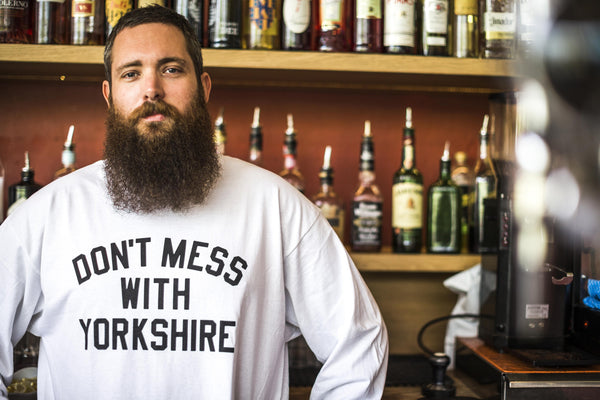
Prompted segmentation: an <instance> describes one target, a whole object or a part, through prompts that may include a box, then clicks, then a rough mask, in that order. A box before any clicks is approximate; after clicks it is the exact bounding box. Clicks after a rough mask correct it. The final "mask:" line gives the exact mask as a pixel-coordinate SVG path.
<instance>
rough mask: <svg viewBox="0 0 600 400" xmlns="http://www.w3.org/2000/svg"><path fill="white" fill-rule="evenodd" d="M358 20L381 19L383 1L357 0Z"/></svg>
mask: <svg viewBox="0 0 600 400" xmlns="http://www.w3.org/2000/svg"><path fill="white" fill-rule="evenodd" d="M356 18H361V19H367V18H377V19H381V1H379V0H357V1H356Z"/></svg>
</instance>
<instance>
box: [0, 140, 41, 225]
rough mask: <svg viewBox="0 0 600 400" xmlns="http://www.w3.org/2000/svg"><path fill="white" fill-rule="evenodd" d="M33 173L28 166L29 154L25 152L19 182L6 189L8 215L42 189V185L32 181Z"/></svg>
mask: <svg viewBox="0 0 600 400" xmlns="http://www.w3.org/2000/svg"><path fill="white" fill-rule="evenodd" d="M33 178H34V171H33V169H31V168H30V166H29V152H28V151H26V152H25V165H24V166H23V169H22V170H21V180H20V181H19V182H17V183H15V184H13V185H11V186H10V187H9V188H8V210H7V212H6V215H10V214H11V213H12V212H14V211H15V209H16V208H17V207H18V206H19V205H21V204H22V203H23V202H24V201H25V200H27V199H28V198H29V197H30V196H31V195H32V194H34V193H35V192H37V191H38V190H40V189H41V188H42V185H40V184H38V183H37V182H35V181H34V180H33Z"/></svg>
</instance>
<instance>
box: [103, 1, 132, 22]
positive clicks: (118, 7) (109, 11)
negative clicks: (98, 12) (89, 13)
mask: <svg viewBox="0 0 600 400" xmlns="http://www.w3.org/2000/svg"><path fill="white" fill-rule="evenodd" d="M132 8H133V0H107V1H106V7H105V12H106V23H107V24H108V25H109V26H111V27H112V26H115V25H116V24H117V22H119V19H120V18H121V17H122V16H123V15H125V14H126V13H127V12H129V11H131V9H132Z"/></svg>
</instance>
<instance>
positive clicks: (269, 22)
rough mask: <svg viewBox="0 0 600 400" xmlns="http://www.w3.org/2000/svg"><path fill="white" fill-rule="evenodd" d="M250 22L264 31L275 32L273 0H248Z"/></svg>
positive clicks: (275, 20) (275, 19)
mask: <svg viewBox="0 0 600 400" xmlns="http://www.w3.org/2000/svg"><path fill="white" fill-rule="evenodd" d="M249 9H250V23H251V24H252V25H254V26H255V27H256V28H258V30H260V31H263V32H265V33H271V34H276V33H277V18H276V16H275V0H250V8H249Z"/></svg>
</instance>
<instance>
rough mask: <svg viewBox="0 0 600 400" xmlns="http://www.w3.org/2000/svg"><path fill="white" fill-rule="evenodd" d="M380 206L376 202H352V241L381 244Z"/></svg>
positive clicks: (362, 243) (364, 243)
mask: <svg viewBox="0 0 600 400" xmlns="http://www.w3.org/2000/svg"><path fill="white" fill-rule="evenodd" d="M382 208H383V205H382V204H381V203H377V202H372V201H354V202H352V243H354V244H361V245H376V246H380V245H381V225H382V224H381V221H382V215H383V212H382Z"/></svg>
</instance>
